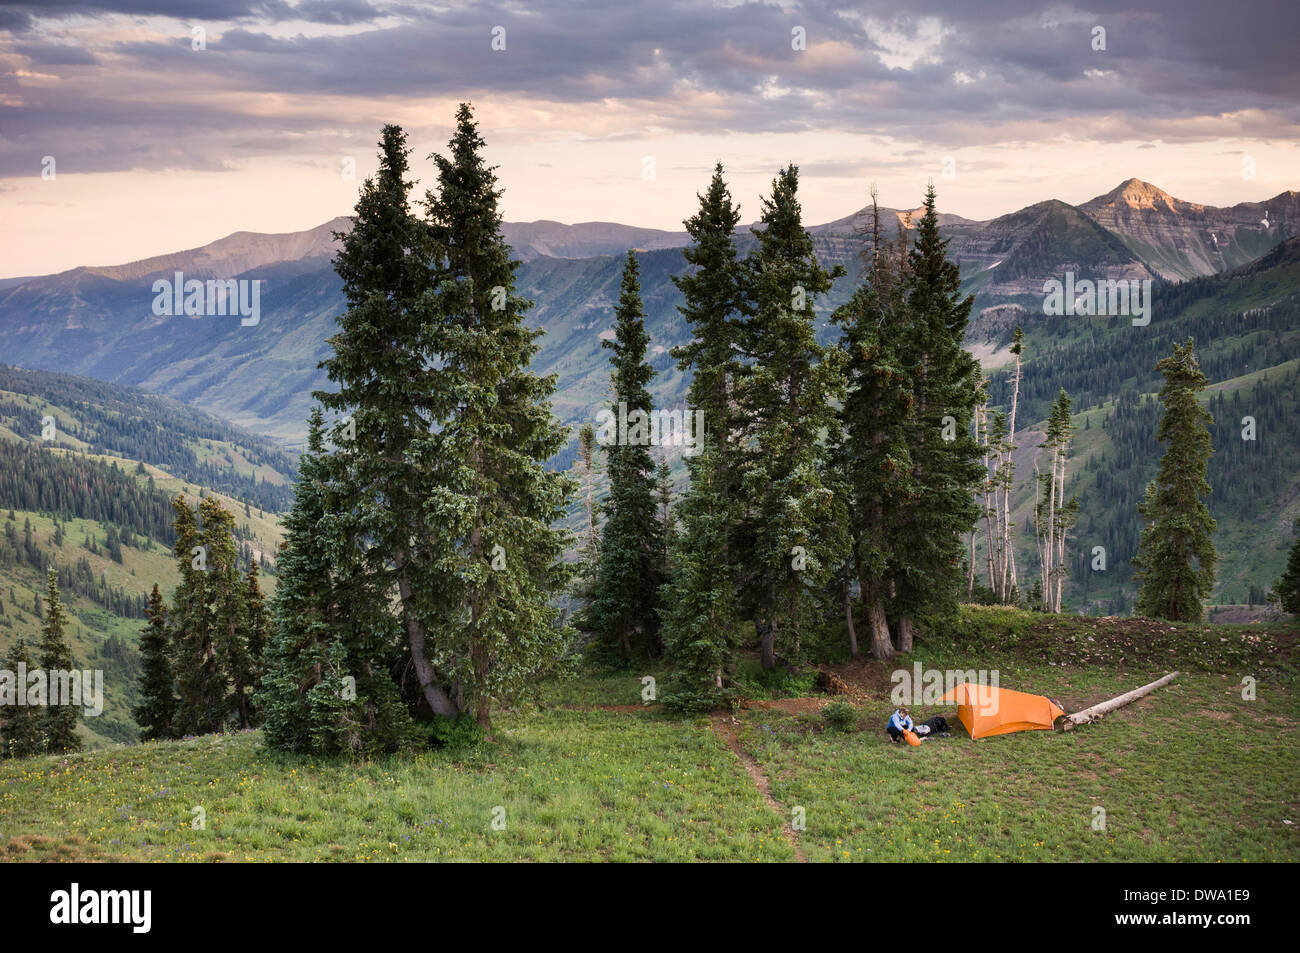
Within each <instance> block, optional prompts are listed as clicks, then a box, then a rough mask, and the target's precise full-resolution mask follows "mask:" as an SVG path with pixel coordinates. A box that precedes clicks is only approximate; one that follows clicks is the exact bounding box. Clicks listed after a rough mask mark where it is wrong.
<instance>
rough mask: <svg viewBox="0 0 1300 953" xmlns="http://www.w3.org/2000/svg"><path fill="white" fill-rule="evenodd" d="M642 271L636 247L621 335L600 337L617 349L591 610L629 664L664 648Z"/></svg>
mask: <svg viewBox="0 0 1300 953" xmlns="http://www.w3.org/2000/svg"><path fill="white" fill-rule="evenodd" d="M637 276H638V267H637V260H636V255H635V254H634V253H633V252H630V251H629V252H628V253H627V259H626V260H625V262H624V265H623V280H622V285H621V288H620V291H619V299H618V304H617V306H616V307H615V309H614V338H613V340H608V341H602V342H601V343H602V345H603V346H604V347H607V348H609V349H610V350H612V351H613V352H614V353H613V356H612V357H611V358H610V363H611V365H612V368H613V371H612V373H611V375H610V384H611V386H612V388H613V393H614V397H613V401H614V403H613V406H612V407H611V408H610V413H611V416H612V421H611V423H609V424H608V425H607V426H605V427H602V428H601V430H600V431H599V432H598V434H597V440H598V441H599V442H600V443H601V444H603V445H604V449H605V458H606V460H607V465H606V469H607V472H608V474H609V494H608V495H607V497H606V499H605V505H604V510H605V526H604V530H603V532H602V534H601V540H600V561H599V567H598V569H597V572H596V586H595V591H594V599H593V602H592V607H591V616H590V618H591V624H592V630H593V632H594V635H595V642H596V646H597V647H598V648H599V649H600V650H603V652H604V653H605V654H606V655H608V656H613V655H617V656H618V657H620V658H621V659H622V661H623V662H624V663H627V662H630V661H632V659H633V657H634V656H635V657H637V658H647V657H648V658H653V657H655V656H657V655H659V654H660V649H661V645H660V642H659V635H658V630H659V624H658V623H659V619H658V616H657V615H656V609H657V606H658V601H659V586H660V585H662V583H663V578H664V571H663V570H664V533H663V524H662V523H661V521H660V519H659V518H658V513H657V508H656V504H655V464H654V460H653V458H652V457H651V455H650V437H651V431H652V427H653V426H654V421H653V417H652V415H653V412H654V406H653V404H652V402H651V399H650V391H649V383H650V381H651V379H652V378H653V377H654V374H655V372H654V368H652V367H651V366H650V365H649V364H648V363H647V362H646V359H645V354H646V347H647V345H648V344H649V341H650V338H649V335H647V334H646V330H645V313H644V311H643V310H642V307H641V285H640V282H639V280H638V277H637ZM624 421H626V424H624ZM624 428H626V429H624Z"/></svg>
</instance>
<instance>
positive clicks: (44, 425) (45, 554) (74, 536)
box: [0, 366, 293, 746]
mask: <svg viewBox="0 0 1300 953" xmlns="http://www.w3.org/2000/svg"><path fill="white" fill-rule="evenodd" d="M51 417H52V418H53V419H54V421H55V424H54V428H53V430H52V431H51V430H49V429H48V423H49V421H48V419H47V418H51ZM47 436H48V438H49V439H44V438H45V437H47ZM173 467H174V468H175V469H174V470H173V469H172V468H173ZM292 472H293V464H292V462H291V461H290V459H289V457H288V456H287V455H286V454H285V453H283V452H282V451H280V450H278V449H276V448H275V447H273V446H272V445H271V444H269V443H268V442H266V441H265V440H262V439H260V438H256V437H253V436H251V435H249V434H245V433H242V432H241V431H239V430H238V429H237V428H234V427H231V426H229V425H227V424H225V423H222V422H221V421H218V420H215V419H213V418H210V417H207V416H206V415H204V414H202V413H200V412H198V411H195V410H193V409H191V408H188V407H185V406H183V405H180V404H177V403H175V402H174V401H171V400H167V399H164V398H159V397H155V396H152V395H149V394H144V393H142V392H139V391H135V390H133V389H131V388H126V387H121V386H118V385H112V384H103V383H100V382H97V381H91V380H86V379H84V378H76V377H70V376H67V375H62V374H51V373H46V372H37V371H28V370H23V369H19V368H10V367H4V366H0V655H3V654H4V653H5V652H7V651H8V649H9V648H10V647H11V646H12V645H13V643H14V641H15V640H16V639H18V638H19V637H22V638H25V639H26V640H27V641H28V643H29V644H31V643H33V642H34V641H35V640H36V639H37V637H38V635H39V631H40V625H41V621H42V617H43V611H44V610H43V607H42V605H41V597H42V596H43V594H44V590H45V582H46V572H47V570H48V569H50V568H51V567H53V568H54V570H55V575H56V580H57V584H58V587H59V589H60V591H61V593H62V596H63V600H64V602H65V603H66V606H67V610H68V612H69V615H70V625H69V630H68V642H69V645H70V647H71V649H72V653H73V659H74V663H75V665H76V667H78V668H86V669H100V670H102V671H103V673H104V713H103V714H102V715H100V716H98V717H91V718H84V719H82V720H81V723H80V724H81V728H80V729H79V730H80V731H81V733H82V736H83V739H84V740H85V741H86V742H87V743H88V744H90V745H91V746H97V745H102V744H105V743H108V742H112V741H134V740H136V737H137V727H136V724H135V722H134V720H133V719H132V717H131V709H132V707H133V706H134V705H135V704H136V703H137V701H138V690H139V688H138V680H139V674H140V659H139V653H138V649H137V642H138V637H139V632H140V629H141V628H142V626H143V616H144V609H145V606H146V601H147V595H148V592H149V590H150V589H151V588H152V586H153V585H154V584H155V583H158V584H159V585H160V587H161V589H162V590H163V592H164V593H168V594H170V592H171V590H172V588H173V587H174V586H175V584H176V581H177V578H178V577H177V570H176V561H175V559H174V557H173V554H172V545H173V543H174V541H175V533H174V529H173V519H174V512H173V507H172V501H173V500H174V499H175V497H176V496H177V495H181V496H184V497H186V499H188V500H189V501H190V503H191V504H192V505H193V504H197V502H198V500H199V499H200V496H203V497H211V498H214V499H217V500H219V501H221V503H222V505H223V506H224V507H225V508H226V509H228V510H229V511H230V512H231V513H232V514H234V515H235V528H234V536H235V543H236V549H237V552H238V558H239V565H240V566H241V568H246V567H247V566H248V565H250V564H251V563H253V562H257V563H258V565H259V567H260V568H261V569H262V571H263V573H264V575H263V579H264V585H265V587H266V588H267V589H273V588H274V585H275V577H274V575H273V573H274V571H275V565H274V554H275V550H276V548H277V547H278V544H279V540H280V532H279V521H278V518H277V517H276V515H275V514H274V513H273V512H271V511H270V510H269V508H264V505H265V504H264V503H263V501H266V503H270V502H272V501H278V500H280V499H281V498H282V496H283V494H285V493H286V492H288V493H291V492H292V489H291V485H290V483H289V482H288V477H289V475H290V474H292ZM205 476H206V477H209V478H211V480H212V481H213V484H215V485H216V486H217V487H220V488H223V489H225V490H226V491H227V492H217V491H216V490H215V489H214V488H213V486H212V485H210V484H206V483H205V482H203V480H202V479H197V478H201V477H205ZM231 491H235V492H234V493H233V494H232V492H231Z"/></svg>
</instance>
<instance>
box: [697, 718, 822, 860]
mask: <svg viewBox="0 0 1300 953" xmlns="http://www.w3.org/2000/svg"><path fill="white" fill-rule="evenodd" d="M709 721H710V723H711V724H712V725H713V730H714V731H715V732H717V734H718V737H719V738H721V739H722V741H723V743H724V744H726V746H727V747H728V748H730V749H731V752H732V754H734V755H735V756H736V757H737V758H739V759H740V763H741V764H742V765H744V767H745V771H747V772H748V773H749V777H750V779H751V780H753V782H754V787H756V788H758V793H759V794H761V795H763V798H764V800H766V801H767V805H768V807H770V808H771V809H772V810H773V811H775V812H776V816H777V817H779V818H781V821H782V825H781V833H782V835H784V837H785V839H786V842H787V843H789V845H790V847H791V848H793V849H794V857H795V860H797V861H798V862H799V863H801V864H806V863H808V855H807V854H805V853H804V852H803V848H802V847H800V846H799V835H798V834H797V833H796V832H795V829H794V828H793V827H792V826H791V825H790V821H789V820H788V819H787V818H786V815H787V813H788V812H786V811H784V810H783V809H782V808H781V805H780V804H779V803H777V800H776V798H774V797H772V785H771V783H770V782H769V781H768V779H767V775H766V774H764V773H763V769H762V768H760V767H759V766H758V762H757V761H755V760H754V759H753V758H752V757H750V754H749V752H748V751H746V750H745V748H744V746H743V745H742V744H741V743H740V730H739V725H737V724H736V721H735V719H734V718H732V717H731V716H730V715H723V714H717V713H715V714H713V715H710V716H709Z"/></svg>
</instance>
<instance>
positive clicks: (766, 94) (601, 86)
mask: <svg viewBox="0 0 1300 953" xmlns="http://www.w3.org/2000/svg"><path fill="white" fill-rule="evenodd" d="M611 6H613V8H612V9H611ZM164 8H167V9H164ZM1297 9H1298V7H1297V5H1296V4H1294V3H1291V2H1277V3H1268V2H1265V3H1259V4H1240V3H1238V4H1225V3H1218V2H1209V0H1161V2H1156V3H1146V4H1141V5H1138V4H1126V3H1120V2H1117V0H1090V2H1089V3H1088V4H1087V5H1086V6H1078V7H1070V6H1064V5H1062V4H1060V3H1057V2H1049V0H1041V2H1009V0H1007V2H1002V0H993V2H990V3H979V4H974V3H970V2H968V0H917V2H913V3H909V4H908V6H907V11H906V13H905V14H900V13H898V12H897V6H896V5H893V4H886V3H881V2H870V3H855V4H852V5H849V6H848V7H840V6H837V5H835V4H831V3H824V2H817V0H812V2H807V3H803V4H800V5H795V6H792V7H790V8H789V9H781V8H778V7H775V6H770V5H767V4H761V3H743V4H740V5H738V6H734V7H729V8H724V7H719V6H714V5H711V4H704V3H701V4H687V3H664V2H660V0H639V2H636V3H632V4H624V5H610V4H608V3H607V2H606V0H600V2H593V0H579V2H577V3H574V2H568V0H538V2H529V3H528V4H527V6H526V9H525V8H524V7H523V6H515V5H510V4H500V3H494V4H486V5H484V4H471V5H464V6H456V7H454V8H450V9H449V8H447V7H445V6H437V7H434V6H432V5H429V6H426V5H405V4H397V3H388V4H369V3H366V2H365V0H304V2H301V3H298V4H297V5H293V4H290V3H287V2H284V0H269V2H262V3H253V2H239V0H235V2H233V3H231V2H226V0H197V2H194V3H190V4H185V5H183V6H182V7H181V12H179V13H178V12H176V5H174V4H169V3H163V2H161V0H116V2H114V0H104V2H85V0H83V2H71V0H68V2H56V3H53V4H50V3H46V4H42V5H41V6H40V8H39V10H38V8H37V7H35V6H32V7H11V8H8V9H7V10H4V11H0V15H4V16H7V17H9V18H10V21H11V22H18V21H17V18H23V19H22V20H21V23H20V32H21V29H26V31H27V35H26V36H19V37H16V38H14V39H13V40H12V41H11V42H6V41H5V40H4V39H3V38H0V55H4V54H7V57H6V58H7V59H10V60H12V59H13V58H14V57H25V58H26V61H27V62H29V63H30V66H28V67H27V68H29V69H32V70H33V71H36V70H37V68H39V70H40V71H42V72H45V73H54V74H56V75H59V76H60V77H61V78H68V79H75V78H76V77H77V76H79V75H81V76H84V75H87V74H89V75H92V76H95V77H96V78H97V80H98V81H97V82H96V83H95V84H94V86H93V91H91V92H88V91H87V89H86V87H85V86H84V85H82V86H80V87H75V88H78V89H80V92H75V91H72V90H73V88H74V87H73V86H68V84H61V85H60V86H56V87H51V86H43V87H40V88H38V89H36V88H32V87H30V86H25V85H22V84H19V83H18V82H17V81H16V80H15V79H13V77H12V76H8V77H0V94H6V98H7V100H8V101H9V102H11V103H13V102H15V101H17V102H20V103H21V105H11V106H6V107H3V108H0V121H3V122H4V125H5V128H6V132H7V136H6V137H5V139H4V140H3V142H2V143H0V174H11V170H12V169H14V168H16V167H17V168H22V169H23V170H25V171H26V170H28V169H29V168H30V167H31V163H32V160H31V155H32V153H33V151H36V150H39V151H37V155H40V154H45V153H52V154H57V153H56V149H62V150H63V151H65V152H68V151H76V150H78V149H79V150H80V152H81V154H82V158H83V159H84V162H85V164H86V165H87V167H91V168H130V167H139V164H140V163H143V164H144V167H177V166H180V165H185V164H187V163H193V164H194V165H195V166H197V167H203V168H211V167H220V166H221V165H222V163H223V162H225V161H228V160H232V159H241V158H247V157H249V156H252V155H258V154H262V153H263V151H264V150H269V151H275V149H276V147H277V143H290V142H292V144H293V145H294V146H295V148H298V147H300V148H302V149H303V150H304V151H309V150H311V149H313V148H315V149H318V150H319V151H322V152H334V151H337V144H338V142H339V141H340V136H342V137H344V138H345V139H346V138H347V137H348V136H350V137H351V138H352V139H354V140H355V139H356V138H357V137H358V136H361V137H363V138H364V140H365V142H366V143H368V142H369V140H370V139H372V138H373V130H374V128H376V127H377V123H379V122H380V121H382V119H383V118H384V117H381V116H370V115H365V114H363V113H362V112H360V111H358V113H357V114H354V115H350V114H348V113H347V110H346V109H340V108H339V107H338V106H337V99H336V101H335V103H334V104H333V105H331V106H329V107H328V108H327V107H325V106H322V107H321V108H320V109H319V110H314V109H312V108H311V106H312V103H313V102H314V97H326V96H328V97H331V98H338V97H342V98H343V99H347V98H355V99H358V100H362V99H364V100H374V99H381V98H391V97H397V98H401V99H403V100H408V101H418V100H419V99H420V98H433V97H437V98H442V99H478V100H483V99H490V98H491V97H494V96H495V97H510V98H512V99H514V100H521V101H528V100H530V99H535V100H537V101H539V102H544V103H567V104H575V105H586V104H592V105H593V106H599V105H601V104H603V103H606V102H610V101H613V102H618V103H621V104H623V105H624V106H628V107H631V111H632V112H634V113H635V114H637V115H638V116H640V117H643V118H642V119H640V120H636V121H633V123H632V127H631V128H629V129H628V130H626V132H625V133H623V134H624V135H627V136H635V135H639V134H641V133H643V132H645V130H647V129H650V128H667V129H669V130H673V131H678V132H682V131H690V132H700V133H717V132H722V131H735V132H751V133H752V132H771V131H789V130H802V129H818V130H826V131H851V132H858V133H864V132H868V133H884V134H888V135H894V136H899V137H903V138H911V139H916V140H918V141H919V142H922V143H926V144H929V145H933V146H934V147H935V148H937V149H952V148H959V147H961V146H963V145H976V144H987V143H997V142H1007V141H1014V140H1016V139H1022V138H1030V137H1035V138H1038V137H1043V136H1049V135H1061V134H1075V135H1079V136H1081V137H1085V138H1094V139H1104V138H1110V139H1133V138H1140V139H1143V140H1152V139H1164V140H1166V141H1169V140H1177V139H1180V138H1181V139H1194V138H1206V137H1207V136H1212V135H1216V134H1223V135H1238V134H1239V135H1253V136H1259V137H1273V138H1293V137H1294V136H1295V134H1296V131H1297V128H1298V127H1300V105H1298V104H1297V102H1296V97H1295V94H1294V90H1295V89H1297V88H1300V58H1297V57H1295V56H1294V55H1293V53H1292V51H1291V46H1292V45H1293V44H1294V37H1295V35H1296V33H1297V29H1296V28H1297V26H1300V13H1297ZM165 12H166V13H170V14H172V15H173V19H175V20H177V21H179V22H178V25H177V28H176V30H175V34H174V35H173V36H170V37H159V38H158V39H157V40H151V41H141V40H137V39H132V40H130V41H117V40H113V39H105V40H104V41H102V43H100V44H98V45H96V46H94V47H93V48H92V49H89V50H86V51H85V54H84V59H77V58H76V54H74V53H73V52H71V51H69V50H67V49H63V48H61V47H60V45H59V44H57V43H52V42H48V40H47V39H46V38H45V37H44V36H43V37H42V38H41V39H40V40H37V39H35V38H34V37H32V36H31V34H32V33H33V32H35V31H37V30H40V31H42V32H43V33H44V32H50V31H53V32H57V31H58V29H59V28H60V25H61V24H62V23H63V22H65V21H64V19H63V18H64V16H65V15H70V14H73V13H76V14H79V15H82V16H92V17H93V16H107V15H109V14H111V13H118V14H127V15H131V16H137V17H138V16H144V15H159V14H163V13H165ZM382 16H387V17H398V18H399V19H400V22H398V23H397V24H396V25H389V24H388V22H387V21H385V22H384V24H383V27H382V28H379V27H378V26H376V27H375V28H372V29H364V28H360V29H353V30H350V31H348V32H346V33H345V34H342V35H335V34H333V33H329V32H328V31H327V32H326V33H325V35H321V31H319V30H318V31H315V35H310V34H304V33H298V34H297V35H293V36H286V35H283V34H282V33H281V32H276V33H275V34H274V35H273V34H272V32H270V31H269V30H268V27H269V26H270V25H272V24H274V23H279V22H284V21H293V20H296V21H311V22H314V23H320V24H328V25H341V26H352V27H357V26H358V25H364V24H367V23H370V22H371V21H374V20H376V18H379V17H382ZM51 18H52V19H51ZM928 18H933V20H934V21H935V22H937V24H938V26H939V32H938V35H937V37H932V39H933V42H932V43H931V44H930V45H928V46H924V45H922V46H916V47H915V48H914V49H911V50H910V52H914V53H920V54H921V56H920V58H919V59H917V60H916V61H915V62H912V63H910V64H909V68H906V69H904V68H891V67H889V66H887V65H886V62H891V61H892V60H891V58H890V56H889V54H890V52H891V51H893V47H894V46H895V45H896V43H897V38H898V37H902V38H905V40H906V39H907V38H913V39H915V38H919V37H925V36H931V34H930V33H927V32H926V28H927V27H928V24H927V20H928ZM204 20H212V21H214V25H212V26H209V28H208V35H209V39H208V48H207V50H205V51H201V52H196V51H193V50H191V48H190V42H189V35H188V28H189V25H190V24H191V23H193V22H195V21H204ZM3 22H4V21H2V20H0V23H3ZM868 22H870V23H871V27H870V28H868V26H867V23H868ZM496 26H502V27H504V28H505V31H506V33H505V39H506V50H505V51H504V52H494V51H493V50H492V48H491V41H492V30H493V28H494V27H496ZM878 26H883V27H884V28H885V29H884V30H878V29H877V27H878ZM1096 26H1101V27H1104V28H1105V30H1106V49H1105V51H1096V50H1094V49H1093V48H1092V30H1093V28H1094V27H1096ZM795 27H800V28H802V29H803V30H804V31H806V35H807V43H808V49H807V51H805V52H798V51H795V50H793V49H792V48H791V30H792V29H793V28H795ZM902 52H904V53H907V52H909V49H904V50H903V51H902ZM60 57H62V59H60ZM97 60H98V62H99V64H100V65H99V66H98V67H96V66H95V63H96V61H97ZM97 70H98V72H97ZM140 76H146V77H148V76H152V77H155V80H151V81H149V82H154V81H156V77H158V76H165V77H166V84H167V87H168V91H172V90H175V91H181V92H184V91H187V90H192V91H194V93H195V95H196V96H197V95H201V94H206V93H210V92H212V91H220V92H223V93H227V94H236V95H235V96H228V97H227V99H226V101H225V105H224V106H221V107H214V106H211V105H209V104H206V103H205V105H204V106H203V107H202V109H201V110H197V111H196V110H191V111H190V113H189V114H185V111H184V110H183V109H182V108H180V107H177V106H176V105H175V103H174V99H173V98H171V97H168V98H166V99H165V100H163V101H159V100H157V99H155V98H154V97H151V96H150V95H149V93H150V87H149V85H148V82H145V81H142V80H140V79H138V78H137V77H140ZM65 86H66V87H67V88H65ZM267 93H270V94H277V95H279V96H284V97H291V98H292V101H293V102H294V103H295V105H296V106H298V107H299V108H296V109H295V110H294V112H293V114H292V116H280V117H274V118H268V117H267V116H265V115H263V114H262V113H261V112H260V111H259V112H257V113H256V114H253V113H252V111H249V112H244V111H243V110H241V108H240V107H239V102H240V99H241V96H243V95H245V94H247V96H248V97H252V96H254V95H260V94H267ZM703 94H711V95H709V96H704V95H703ZM304 107H305V108H304ZM1248 110H1249V111H1253V112H1251V113H1249V114H1248V115H1245V116H1239V117H1236V118H1234V119H1233V120H1232V121H1231V123H1229V122H1228V121H1227V120H1224V119H1221V118H1220V117H1223V116H1225V115H1227V114H1234V113H1241V112H1243V111H1248ZM1206 120H1209V123H1208V125H1207V122H1206ZM1215 123H1219V124H1221V128H1222V132H1221V133H1216V132H1214V131H1213V129H1214V128H1219V127H1216V126H1215V125H1214V124H1215ZM197 129H201V130H203V134H202V136H201V137H198V138H195V137H196V136H198V133H197V132H196V130H197ZM223 150H229V151H223ZM218 155H219V156H221V157H222V158H221V159H220V160H218V159H215V158H213V157H214V156H218ZM159 163H160V164H159ZM61 168H62V166H61Z"/></svg>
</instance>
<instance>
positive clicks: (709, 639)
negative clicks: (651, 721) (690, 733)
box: [659, 446, 739, 711]
mask: <svg viewBox="0 0 1300 953" xmlns="http://www.w3.org/2000/svg"><path fill="white" fill-rule="evenodd" d="M717 452H719V451H718V450H717V448H716V447H709V446H706V447H705V449H704V451H703V452H702V453H701V454H699V455H698V456H697V457H696V458H695V459H693V460H692V461H691V462H692V464H693V466H694V470H693V472H694V476H693V477H692V480H691V489H690V492H688V493H687V494H686V496H685V497H683V499H682V500H681V502H680V503H679V504H678V506H677V516H678V519H679V520H680V521H681V533H680V534H678V535H677V536H676V538H675V543H674V546H673V548H672V575H671V577H670V579H669V581H668V582H667V583H666V584H665V585H664V587H663V590H662V593H663V595H662V598H661V600H660V607H659V614H660V616H661V617H662V618H663V622H664V630H663V632H664V639H665V643H666V649H667V652H668V656H669V657H670V658H671V659H672V660H673V663H674V670H673V675H672V679H671V681H670V683H669V687H668V691H667V692H665V694H664V702H665V704H668V705H670V706H671V707H674V708H678V709H682V710H686V711H701V710H708V709H711V708H714V707H717V705H718V704H720V703H721V702H722V701H724V700H725V698H726V696H727V689H728V688H729V683H730V681H731V678H732V676H733V675H734V672H735V653H736V650H737V648H738V642H739V639H738V638H737V628H736V627H737V621H738V620H737V617H736V596H735V592H734V591H733V589H732V583H731V578H730V577H729V576H728V574H726V573H724V572H719V571H718V567H719V566H721V565H724V564H725V559H726V553H727V524H726V519H725V515H726V512H727V508H726V506H725V505H724V504H723V502H722V499H721V494H720V493H719V492H718V490H717V489H716V487H715V484H716V483H717V482H718V481H720V480H721V479H723V473H724V472H725V471H723V470H721V469H720V468H718V467H717V466H716V465H715V463H714V461H713V460H712V459H711V456H712V455H713V454H715V453H717Z"/></svg>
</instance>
